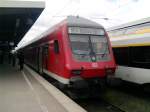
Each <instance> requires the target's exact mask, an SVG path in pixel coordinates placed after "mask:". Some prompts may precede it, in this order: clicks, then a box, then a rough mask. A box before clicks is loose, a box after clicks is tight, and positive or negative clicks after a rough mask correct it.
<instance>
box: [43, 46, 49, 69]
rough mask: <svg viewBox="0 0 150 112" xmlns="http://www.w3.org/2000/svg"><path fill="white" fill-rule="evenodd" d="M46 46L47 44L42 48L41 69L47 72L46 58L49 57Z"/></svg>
mask: <svg viewBox="0 0 150 112" xmlns="http://www.w3.org/2000/svg"><path fill="white" fill-rule="evenodd" d="M48 46H49V45H48V44H47V45H44V46H43V68H44V69H46V70H48V56H49V52H48V49H49V47H48Z"/></svg>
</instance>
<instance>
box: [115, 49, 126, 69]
mask: <svg viewBox="0 0 150 112" xmlns="http://www.w3.org/2000/svg"><path fill="white" fill-rule="evenodd" d="M113 52H114V55H115V59H116V62H117V64H119V65H124V66H128V65H129V49H128V47H122V48H113Z"/></svg>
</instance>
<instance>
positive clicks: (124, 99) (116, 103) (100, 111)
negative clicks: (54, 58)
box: [44, 77, 150, 112]
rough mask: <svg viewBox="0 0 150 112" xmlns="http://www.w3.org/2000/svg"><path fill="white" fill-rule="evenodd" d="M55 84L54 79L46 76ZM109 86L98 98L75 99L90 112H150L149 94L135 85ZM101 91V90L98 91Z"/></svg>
mask: <svg viewBox="0 0 150 112" xmlns="http://www.w3.org/2000/svg"><path fill="white" fill-rule="evenodd" d="M44 78H45V79H46V80H48V81H49V82H50V83H52V84H53V85H54V86H55V83H53V80H51V78H48V77H44ZM130 87H131V86H130ZM121 88H122V89H123V88H124V89H123V90H122V89H120V88H107V90H106V92H104V93H103V94H101V95H100V96H101V97H98V98H80V99H79V98H78V99H75V100H74V101H75V102H76V103H78V104H79V105H80V106H81V107H83V108H84V109H86V110H87V111H88V112H150V106H149V105H150V99H149V95H148V96H147V95H144V94H142V93H141V92H140V91H139V90H138V89H135V86H133V87H131V88H126V87H124V86H122V87H121ZM97 93H101V91H97Z"/></svg>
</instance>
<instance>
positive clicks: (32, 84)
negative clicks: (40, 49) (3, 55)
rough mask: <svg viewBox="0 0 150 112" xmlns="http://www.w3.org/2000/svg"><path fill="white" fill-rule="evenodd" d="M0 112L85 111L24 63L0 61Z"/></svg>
mask: <svg viewBox="0 0 150 112" xmlns="http://www.w3.org/2000/svg"><path fill="white" fill-rule="evenodd" d="M0 112H86V111H85V110H84V109H83V108H81V107H80V106H79V105H77V104H76V103H74V102H73V101H72V100H71V99H69V98H68V97H67V96H65V95H64V94H63V93H61V92H60V91H59V90H58V89H56V88H55V87H54V86H52V85H51V84H50V83H48V82H47V81H45V80H44V79H43V78H42V77H41V76H40V75H38V74H37V73H36V72H34V71H33V70H31V69H30V68H28V67H27V66H25V68H24V70H23V71H19V70H18V68H13V67H11V65H8V64H0Z"/></svg>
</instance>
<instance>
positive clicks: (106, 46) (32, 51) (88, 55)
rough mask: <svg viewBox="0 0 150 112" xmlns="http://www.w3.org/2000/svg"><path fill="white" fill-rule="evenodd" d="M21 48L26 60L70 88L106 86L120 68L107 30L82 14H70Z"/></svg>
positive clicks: (36, 68)
mask: <svg viewBox="0 0 150 112" xmlns="http://www.w3.org/2000/svg"><path fill="white" fill-rule="evenodd" d="M21 50H22V51H23V52H24V57H25V63H27V64H28V65H30V66H31V67H33V68H34V69H35V70H37V71H38V72H40V73H45V74H47V75H49V76H51V77H52V78H54V79H56V80H57V81H58V82H59V83H60V84H61V85H65V86H67V87H75V86H78V87H82V86H86V87H89V86H91V85H93V86H94V85H104V84H105V83H106V80H107V77H111V76H113V74H114V72H115V69H116V64H115V61H114V57H113V53H112V48H111V45H110V41H109V38H108V35H107V33H106V31H105V30H104V28H103V27H102V26H101V25H99V24H97V23H95V22H93V21H90V20H88V19H85V18H82V17H75V16H68V17H67V18H66V19H64V20H63V21H61V22H60V23H58V24H56V25H55V26H53V27H51V28H50V29H49V30H48V31H47V33H45V35H44V36H41V37H40V38H39V39H37V40H36V41H34V42H32V43H30V44H28V45H26V46H25V47H23V48H22V49H21Z"/></svg>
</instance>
